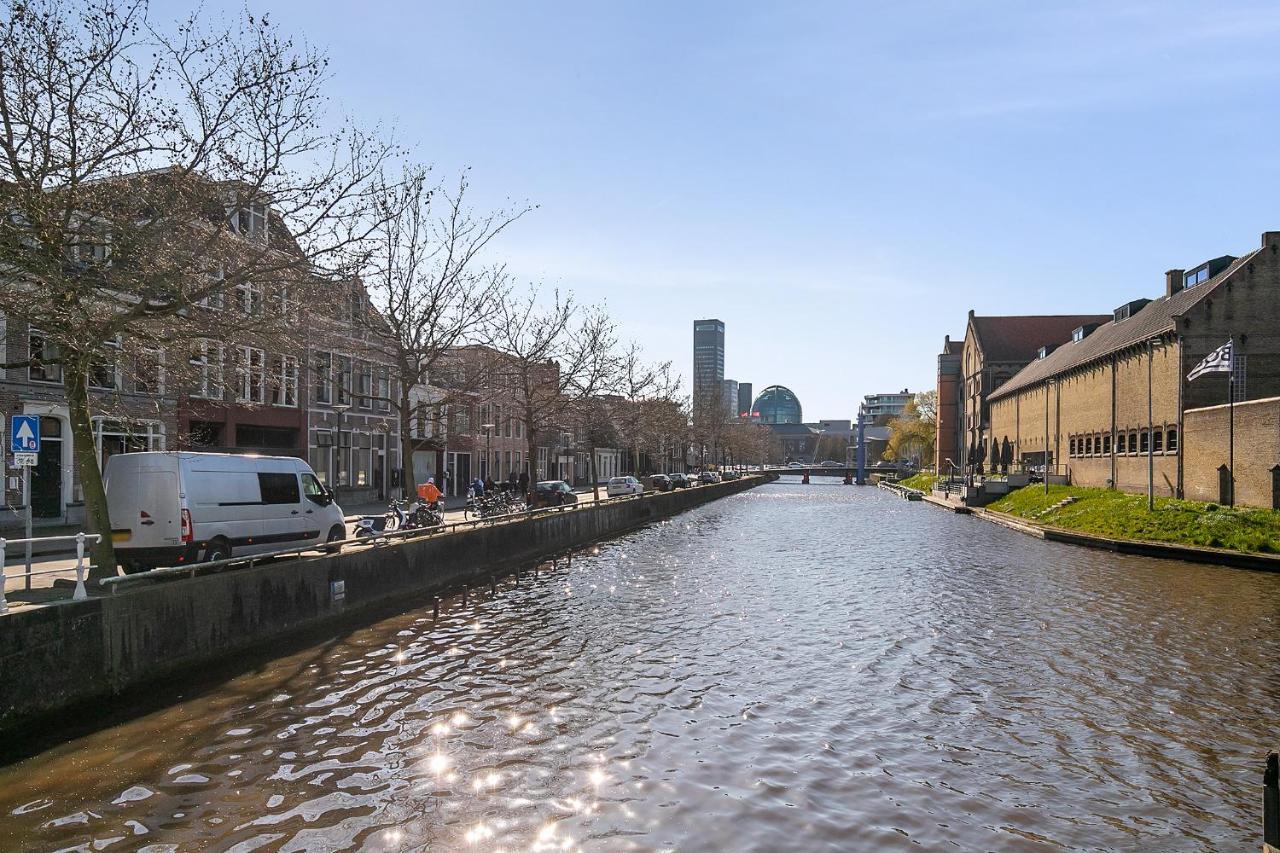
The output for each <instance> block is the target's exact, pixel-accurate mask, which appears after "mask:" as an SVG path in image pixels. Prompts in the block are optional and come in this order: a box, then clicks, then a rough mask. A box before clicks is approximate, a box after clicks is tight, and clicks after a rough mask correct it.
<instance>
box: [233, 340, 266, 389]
mask: <svg viewBox="0 0 1280 853" xmlns="http://www.w3.org/2000/svg"><path fill="white" fill-rule="evenodd" d="M236 355H237V358H236V399H237V400H238V401H240V402H241V403H261V402H263V401H264V400H265V399H266V391H267V371H266V353H264V352H263V351H262V350H260V349H258V348H257V347H236Z"/></svg>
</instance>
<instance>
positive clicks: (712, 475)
mask: <svg viewBox="0 0 1280 853" xmlns="http://www.w3.org/2000/svg"><path fill="white" fill-rule="evenodd" d="M698 482H699V483H706V484H708V485H709V484H711V483H718V482H720V475H719V474H717V473H716V472H715V471H703V472H702V473H701V474H699V475H698Z"/></svg>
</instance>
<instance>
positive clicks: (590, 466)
mask: <svg viewBox="0 0 1280 853" xmlns="http://www.w3.org/2000/svg"><path fill="white" fill-rule="evenodd" d="M587 470H588V471H589V472H591V493H592V494H593V495H595V499H596V500H597V501H598V500H600V478H599V477H597V476H596V446H595V445H594V444H593V445H591V461H590V462H588V463H587Z"/></svg>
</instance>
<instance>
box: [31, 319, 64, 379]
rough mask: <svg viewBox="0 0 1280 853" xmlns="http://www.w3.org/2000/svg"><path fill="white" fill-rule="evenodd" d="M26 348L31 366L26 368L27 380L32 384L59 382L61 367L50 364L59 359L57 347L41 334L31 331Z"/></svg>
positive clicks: (34, 330)
mask: <svg viewBox="0 0 1280 853" xmlns="http://www.w3.org/2000/svg"><path fill="white" fill-rule="evenodd" d="M28 347H29V348H30V349H29V358H30V359H31V366H30V367H28V368H27V378H28V379H30V380H31V381H32V382H61V381H62V365H61V364H53V363H51V362H56V361H57V360H58V359H59V358H60V357H61V354H60V353H59V352H58V345H57V344H54V343H51V342H50V341H49V340H48V339H47V338H46V337H45V336H44V333H43V332H40V331H37V330H36V329H32V330H31V334H30V336H29V337H28Z"/></svg>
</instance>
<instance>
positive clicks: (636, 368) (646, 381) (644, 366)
mask: <svg viewBox="0 0 1280 853" xmlns="http://www.w3.org/2000/svg"><path fill="white" fill-rule="evenodd" d="M615 393H616V394H617V396H618V397H619V400H618V403H617V404H616V415H617V421H618V426H619V432H620V434H621V438H622V441H623V443H624V445H625V446H626V448H627V451H628V452H629V453H630V454H631V466H632V471H634V472H635V473H636V474H639V473H640V455H641V453H646V452H647V453H654V452H659V451H660V449H662V448H664V447H665V441H664V439H669V437H670V436H673V435H675V434H679V433H682V432H683V431H684V429H683V427H684V414H683V412H682V411H681V410H680V404H679V399H678V397H679V393H680V377H679V376H677V375H675V374H673V373H672V368H671V362H669V361H664V362H661V363H658V364H650V363H649V362H646V361H645V360H644V353H643V351H642V350H641V348H640V345H639V344H637V343H634V342H633V343H632V344H631V345H630V346H628V347H627V348H626V349H625V350H624V351H623V352H622V353H621V354H620V356H619V358H618V366H617V371H616V379H615Z"/></svg>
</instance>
